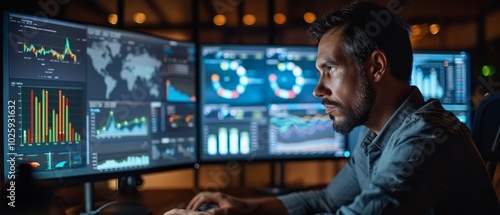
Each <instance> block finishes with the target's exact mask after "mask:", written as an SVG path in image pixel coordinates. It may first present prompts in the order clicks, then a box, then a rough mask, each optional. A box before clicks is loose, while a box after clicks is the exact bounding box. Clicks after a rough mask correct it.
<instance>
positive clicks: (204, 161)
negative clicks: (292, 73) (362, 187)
mask: <svg viewBox="0 0 500 215" xmlns="http://www.w3.org/2000/svg"><path fill="white" fill-rule="evenodd" d="M216 46H218V47H224V48H225V47H245V48H251V47H258V48H263V49H267V48H313V49H314V48H317V46H316V45H295V44H293V45H289V44H264V43H255V44H249V43H247V44H235V43H202V44H199V48H198V53H199V55H198V58H197V59H198V61H199V65H198V68H199V69H198V72H199V76H198V77H199V78H198V80H199V81H200V84H199V85H198V90H199V92H198V95H199V96H200V98H204V87H205V85H204V84H205V78H206V77H204V74H203V72H202V64H203V62H202V61H203V56H202V55H203V49H204V48H205V47H216ZM204 102H205V101H201V99H200V108H199V109H198V111H199V118H198V119H199V121H200V126H199V127H198V129H199V131H198V132H199V138H198V140H199V146H198V147H199V149H198V156H199V163H200V165H203V164H224V163H233V162H237V163H240V164H244V163H269V162H285V161H312V160H346V159H349V158H350V157H351V154H352V152H351V151H350V150H349V149H350V148H349V137H348V134H345V135H343V136H344V148H345V151H344V152H348V153H349V156H347V157H346V156H331V155H332V154H329V155H326V156H324V155H315V154H308V155H306V156H303V155H296V156H295V157H292V156H288V155H277V156H275V155H266V156H264V157H258V158H255V157H254V158H248V157H246V158H243V157H236V158H234V157H231V156H230V157H226V156H224V157H223V158H220V159H207V158H202V155H203V152H202V150H203V144H204V143H203V138H204V137H203V135H202V134H203V126H201V125H204V117H203V105H204Z"/></svg>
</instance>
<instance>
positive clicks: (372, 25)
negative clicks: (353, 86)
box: [308, 1, 413, 82]
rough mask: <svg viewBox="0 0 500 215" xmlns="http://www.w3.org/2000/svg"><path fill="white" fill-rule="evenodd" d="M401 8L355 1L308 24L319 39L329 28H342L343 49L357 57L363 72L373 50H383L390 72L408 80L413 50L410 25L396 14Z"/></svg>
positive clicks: (360, 69)
mask: <svg viewBox="0 0 500 215" xmlns="http://www.w3.org/2000/svg"><path fill="white" fill-rule="evenodd" d="M393 6H395V5H393ZM401 10H402V6H401V5H399V8H398V7H396V8H391V9H389V8H385V7H382V6H380V5H378V4H375V3H369V2H364V1H356V2H353V3H351V4H349V5H347V6H345V7H343V8H341V9H339V10H336V11H333V12H330V13H328V14H326V15H323V16H322V17H320V18H318V19H317V20H316V21H315V22H314V23H312V24H311V25H310V26H309V28H308V32H309V34H310V35H311V36H312V37H313V38H314V39H316V40H317V41H319V40H320V39H321V37H323V35H324V34H325V33H326V32H328V31H329V30H330V29H333V28H338V29H341V30H342V36H343V38H342V40H343V41H342V42H343V44H344V52H345V53H348V54H351V55H352V56H353V57H354V59H355V60H356V64H357V65H356V66H357V67H358V70H359V71H360V72H362V71H363V67H364V65H365V62H366V60H367V59H368V57H369V56H370V55H371V54H372V53H373V51H375V50H382V51H383V52H384V53H385V54H386V56H387V59H388V62H389V67H390V71H391V74H392V75H393V76H394V77H395V78H396V79H398V80H401V81H406V82H409V81H410V76H411V70H412V63H413V52H412V47H411V43H410V38H409V33H410V30H409V28H408V25H407V24H406V23H405V22H403V21H402V20H401V19H399V18H398V17H397V16H396V15H395V13H398V11H399V12H401Z"/></svg>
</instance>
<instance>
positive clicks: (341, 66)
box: [313, 29, 375, 134]
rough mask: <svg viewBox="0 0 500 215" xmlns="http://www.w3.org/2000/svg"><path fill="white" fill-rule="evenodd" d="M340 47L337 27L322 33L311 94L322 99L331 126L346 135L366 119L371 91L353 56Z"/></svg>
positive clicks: (372, 90) (371, 98) (370, 105)
mask: <svg viewBox="0 0 500 215" xmlns="http://www.w3.org/2000/svg"><path fill="white" fill-rule="evenodd" d="M343 49H344V48H343V45H342V41H341V30H339V29H332V30H330V31H328V32H327V33H325V35H323V37H322V38H321V40H320V41H319V44H318V57H317V59H316V68H317V69H318V71H319V72H320V79H319V81H318V84H317V85H316V88H315V89H314V92H313V94H314V95H315V96H317V97H322V98H323V101H322V103H323V105H324V106H325V107H326V113H327V114H329V115H330V118H331V119H332V120H333V129H334V130H335V131H337V132H340V133H343V134H346V133H348V132H350V131H351V130H352V129H353V128H354V127H356V126H358V125H362V124H364V123H365V122H366V121H367V120H368V117H369V113H370V110H371V108H372V107H373V103H374V101H375V90H374V89H373V87H372V86H371V85H370V84H369V82H368V80H367V78H366V75H365V72H364V71H363V72H360V71H358V69H357V67H356V63H355V60H354V58H353V57H352V56H349V55H348V54H346V53H344V51H343ZM360 74H363V75H360Z"/></svg>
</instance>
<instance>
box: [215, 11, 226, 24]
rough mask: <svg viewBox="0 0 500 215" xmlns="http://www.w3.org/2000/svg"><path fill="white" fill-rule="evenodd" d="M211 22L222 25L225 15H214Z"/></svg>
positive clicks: (224, 21) (224, 22)
mask: <svg viewBox="0 0 500 215" xmlns="http://www.w3.org/2000/svg"><path fill="white" fill-rule="evenodd" d="M213 22H214V24H215V25H217V26H223V25H224V24H226V17H225V16H224V15H222V14H219V15H215V16H214V18H213Z"/></svg>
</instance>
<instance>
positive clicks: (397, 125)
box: [278, 87, 500, 215]
mask: <svg viewBox="0 0 500 215" xmlns="http://www.w3.org/2000/svg"><path fill="white" fill-rule="evenodd" d="M278 198H279V199H280V200H281V201H282V203H283V204H284V206H285V207H286V208H287V210H288V213H289V214H294V215H295V214H318V213H322V214H490V213H491V214H500V213H498V211H497V212H493V211H494V210H498V200H497V197H496V194H495V191H494V189H493V186H492V182H491V180H490V178H489V175H488V173H487V171H486V168H485V165H484V162H483V161H482V159H481V157H480V155H479V153H478V151H477V149H476V147H475V144H474V142H473V140H472V138H471V135H470V132H469V130H468V128H467V127H466V126H465V125H464V124H463V123H461V122H460V121H459V120H458V119H457V118H456V117H455V115H454V114H453V113H451V112H449V111H445V110H444V109H443V107H442V106H441V103H440V102H439V101H438V100H433V99H431V100H429V101H427V102H425V101H424V99H423V96H422V94H421V93H420V91H419V89H418V88H417V87H413V92H412V93H411V95H410V96H409V97H408V98H407V99H406V100H405V101H404V102H403V104H402V105H401V106H400V107H399V108H398V110H397V111H396V112H395V113H394V114H393V115H392V117H391V118H390V119H389V120H388V122H387V123H386V125H385V126H384V127H383V129H382V130H381V131H380V133H379V135H377V134H375V133H374V132H373V131H371V130H369V131H368V132H367V133H366V135H365V138H364V139H363V141H362V142H361V143H360V144H359V145H358V146H356V148H355V150H354V152H353V153H352V157H351V158H350V159H349V161H348V162H347V164H346V165H345V166H344V167H343V168H342V170H341V171H340V172H339V173H338V174H337V176H336V177H335V178H334V179H333V180H332V181H331V182H330V184H329V185H328V186H327V187H326V188H325V189H323V190H316V191H305V192H298V193H292V194H288V195H284V196H280V197H278Z"/></svg>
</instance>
